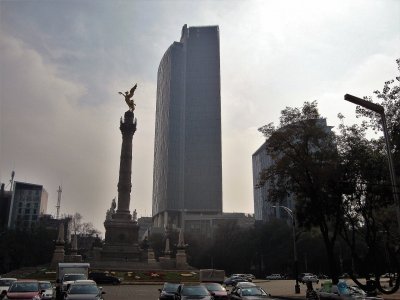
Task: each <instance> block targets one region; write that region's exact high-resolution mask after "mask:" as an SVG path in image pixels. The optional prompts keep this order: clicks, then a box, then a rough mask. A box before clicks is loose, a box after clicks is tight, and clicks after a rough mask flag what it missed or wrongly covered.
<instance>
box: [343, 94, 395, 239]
mask: <svg viewBox="0 0 400 300" xmlns="http://www.w3.org/2000/svg"><path fill="white" fill-rule="evenodd" d="M344 100H347V101H349V102H351V103H354V104H357V105H360V106H362V107H364V108H366V109H369V110H372V111H373V112H376V113H378V114H379V115H380V116H381V119H382V127H383V134H384V136H385V143H386V151H387V153H388V164H389V172H390V180H391V183H392V192H393V199H394V202H395V204H396V214H397V225H398V230H399V233H400V202H399V196H398V194H399V192H398V190H397V184H396V173H395V170H394V166H393V158H392V152H391V151H390V141H389V134H388V130H387V124H386V116H385V110H384V108H383V106H381V105H379V104H375V103H372V102H369V101H366V100H364V99H361V98H358V97H355V96H352V95H349V94H346V95H344Z"/></svg>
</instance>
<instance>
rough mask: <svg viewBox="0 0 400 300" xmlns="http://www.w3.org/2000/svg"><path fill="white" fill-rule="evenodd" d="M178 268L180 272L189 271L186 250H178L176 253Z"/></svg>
mask: <svg viewBox="0 0 400 300" xmlns="http://www.w3.org/2000/svg"><path fill="white" fill-rule="evenodd" d="M176 268H177V269H178V270H186V269H189V265H188V263H187V258H186V251H185V249H178V250H177V252H176Z"/></svg>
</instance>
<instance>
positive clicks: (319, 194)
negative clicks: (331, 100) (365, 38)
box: [259, 101, 344, 282]
mask: <svg viewBox="0 0 400 300" xmlns="http://www.w3.org/2000/svg"><path fill="white" fill-rule="evenodd" d="M259 131H261V132H262V133H263V134H264V136H265V137H266V138H267V142H266V148H267V153H268V155H269V156H270V157H271V159H272V160H273V164H271V166H270V167H268V168H266V169H265V170H263V171H262V173H261V174H260V175H261V176H260V177H261V180H260V183H259V184H260V185H265V184H267V186H268V195H269V198H268V201H271V202H273V203H279V202H280V201H281V200H282V199H284V198H285V197H286V196H287V195H288V194H290V195H293V196H294V198H295V203H296V204H295V210H296V216H297V221H298V224H300V225H301V226H305V227H306V228H311V227H312V226H317V227H318V228H319V230H320V232H321V235H322V238H323V241H324V244H325V249H326V252H327V257H328V260H329V266H330V273H331V276H332V279H333V281H334V282H337V281H338V270H337V258H336V256H335V253H334V248H335V242H336V240H337V237H338V233H339V231H340V230H341V227H342V220H343V218H342V216H343V213H344V212H343V206H342V197H341V189H342V187H341V186H340V181H338V178H340V176H341V168H340V164H339V156H338V152H337V150H336V145H335V135H334V134H333V132H331V131H330V130H329V127H327V126H326V121H325V120H324V119H322V118H321V116H320V115H319V112H318V108H317V102H316V101H314V102H311V103H310V102H305V103H304V105H303V107H302V108H301V109H299V108H290V107H286V109H284V110H283V111H282V112H281V117H280V126H279V127H278V128H275V126H274V125H273V124H272V123H270V124H268V125H266V126H264V127H261V128H260V129H259Z"/></svg>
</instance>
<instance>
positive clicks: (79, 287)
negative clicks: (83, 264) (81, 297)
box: [68, 284, 99, 294]
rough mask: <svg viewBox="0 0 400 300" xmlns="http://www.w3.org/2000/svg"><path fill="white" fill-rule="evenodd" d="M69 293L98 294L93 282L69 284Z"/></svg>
mask: <svg viewBox="0 0 400 300" xmlns="http://www.w3.org/2000/svg"><path fill="white" fill-rule="evenodd" d="M68 293H69V294H98V293H99V289H98V288H97V286H96V285H94V284H85V285H84V284H76V285H71V287H70V288H69V292H68Z"/></svg>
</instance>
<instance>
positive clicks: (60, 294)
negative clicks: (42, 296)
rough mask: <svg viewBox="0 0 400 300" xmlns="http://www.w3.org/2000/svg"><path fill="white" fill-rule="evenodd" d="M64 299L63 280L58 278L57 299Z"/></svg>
mask: <svg viewBox="0 0 400 300" xmlns="http://www.w3.org/2000/svg"><path fill="white" fill-rule="evenodd" d="M62 299H63V294H62V291H61V282H60V279H57V280H56V300H62Z"/></svg>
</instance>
